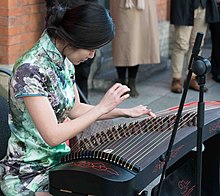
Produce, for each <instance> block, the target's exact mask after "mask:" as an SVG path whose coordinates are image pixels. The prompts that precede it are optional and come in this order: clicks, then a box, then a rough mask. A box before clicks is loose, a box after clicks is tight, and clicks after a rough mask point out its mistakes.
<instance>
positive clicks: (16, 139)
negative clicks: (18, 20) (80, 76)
mask: <svg viewBox="0 0 220 196" xmlns="http://www.w3.org/2000/svg"><path fill="white" fill-rule="evenodd" d="M74 83H75V69H74V66H73V65H72V64H64V57H63V56H62V54H61V53H60V52H59V51H58V49H57V48H56V46H55V45H54V43H53V42H52V40H51V39H50V37H49V36H48V34H47V32H46V31H45V32H44V33H43V34H42V36H41V38H40V39H39V41H38V42H37V43H36V44H35V45H34V46H33V48H31V49H30V50H29V51H28V52H26V53H25V54H24V55H23V56H22V57H21V58H19V60H18V61H17V62H16V63H15V65H14V68H13V73H12V76H11V78H10V87H9V93H10V100H9V104H10V112H9V126H10V129H11V137H10V138H9V141H8V150H7V155H6V157H4V159H3V160H1V162H0V182H1V189H2V192H3V193H4V194H5V195H7V196H14V195H34V192H37V191H47V190H48V171H49V169H51V168H52V167H54V166H55V165H56V164H57V163H59V161H60V158H61V157H62V156H63V155H65V154H68V153H69V152H70V148H69V147H68V146H67V145H66V143H62V144H60V145H58V146H56V147H51V146H49V145H48V144H47V143H46V142H45V141H44V140H43V138H42V137H41V135H40V133H39V132H38V130H37V128H36V127H35V124H34V123H33V121H32V119H31V116H30V114H29V112H28V110H27V108H26V107H25V104H24V101H23V98H22V97H25V96H45V97H47V98H48V100H49V102H50V104H51V106H52V108H53V110H54V113H55V115H56V117H57V120H58V122H59V123H61V122H63V121H64V120H65V119H66V118H67V113H68V111H70V110H71V109H72V108H73V105H74V100H75V95H74V91H73V85H74Z"/></svg>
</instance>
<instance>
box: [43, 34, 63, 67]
mask: <svg viewBox="0 0 220 196" xmlns="http://www.w3.org/2000/svg"><path fill="white" fill-rule="evenodd" d="M40 45H41V46H42V47H43V48H44V50H45V52H46V53H47V55H48V56H49V57H50V59H51V61H53V62H54V63H55V64H56V65H57V66H58V67H60V68H61V69H62V68H63V64H64V60H65V57H64V56H63V55H62V54H61V53H60V51H59V50H58V49H57V47H56V45H55V44H54V43H53V41H52V40H51V38H50V36H49V35H48V33H47V31H46V30H45V31H44V32H43V33H42V35H41V38H40Z"/></svg>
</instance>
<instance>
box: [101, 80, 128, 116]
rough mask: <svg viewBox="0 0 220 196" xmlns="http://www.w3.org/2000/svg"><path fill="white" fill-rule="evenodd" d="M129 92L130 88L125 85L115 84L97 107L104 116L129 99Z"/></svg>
mask: <svg viewBox="0 0 220 196" xmlns="http://www.w3.org/2000/svg"><path fill="white" fill-rule="evenodd" d="M129 92H130V88H128V87H127V86H126V85H122V84H120V83H116V84H114V85H113V86H112V87H111V88H110V89H109V90H108V91H107V92H106V94H105V95H104V97H103V98H102V99H101V101H100V102H99V104H98V105H97V106H99V107H100V108H101V109H102V110H103V113H104V114H106V113H108V112H110V111H112V110H113V109H115V108H116V107H117V106H118V105H120V104H121V103H122V102H123V101H124V100H126V99H127V98H129V96H130V95H129Z"/></svg>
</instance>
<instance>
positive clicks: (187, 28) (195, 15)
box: [170, 0, 208, 93]
mask: <svg viewBox="0 0 220 196" xmlns="http://www.w3.org/2000/svg"><path fill="white" fill-rule="evenodd" d="M206 3H207V0H184V1H179V0H171V15H170V23H171V24H173V25H174V42H173V51H172V56H171V75H172V83H171V91H172V92H174V93H182V71H183V63H184V58H185V54H186V53H187V60H186V62H187V63H189V60H190V56H191V53H192V48H193V46H194V42H195V39H196V35H197V32H202V33H204V37H205V34H206V30H207V23H206ZM203 43H204V41H202V44H201V48H202V46H203ZM189 88H190V89H193V90H196V91H199V85H198V82H197V80H196V76H195V75H194V74H193V75H192V78H191V81H190V85H189ZM204 90H205V92H206V91H207V90H208V89H207V87H205V88H204Z"/></svg>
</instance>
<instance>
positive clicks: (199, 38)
mask: <svg viewBox="0 0 220 196" xmlns="http://www.w3.org/2000/svg"><path fill="white" fill-rule="evenodd" d="M203 35H204V34H203V33H200V32H198V33H197V36H196V40H195V44H194V47H193V50H192V55H191V58H190V62H189V65H188V70H189V71H188V74H187V79H186V82H185V85H184V90H183V94H182V97H181V101H180V105H179V109H178V112H177V117H176V120H175V123H174V127H173V131H172V135H171V138H170V142H169V145H168V149H167V152H166V155H165V156H164V155H162V156H161V157H160V160H161V161H163V162H164V166H163V171H162V174H161V178H160V182H159V185H158V190H157V196H160V195H161V191H162V186H163V180H164V179H165V175H166V169H167V165H168V161H169V159H170V155H171V151H172V148H173V144H174V140H175V137H176V132H177V130H178V124H179V121H180V118H181V114H182V110H183V107H184V103H185V99H186V95H187V92H188V89H189V83H190V80H191V77H192V65H193V63H194V60H195V59H196V58H197V56H198V54H199V51H200V46H201V43H202V39H203Z"/></svg>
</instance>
